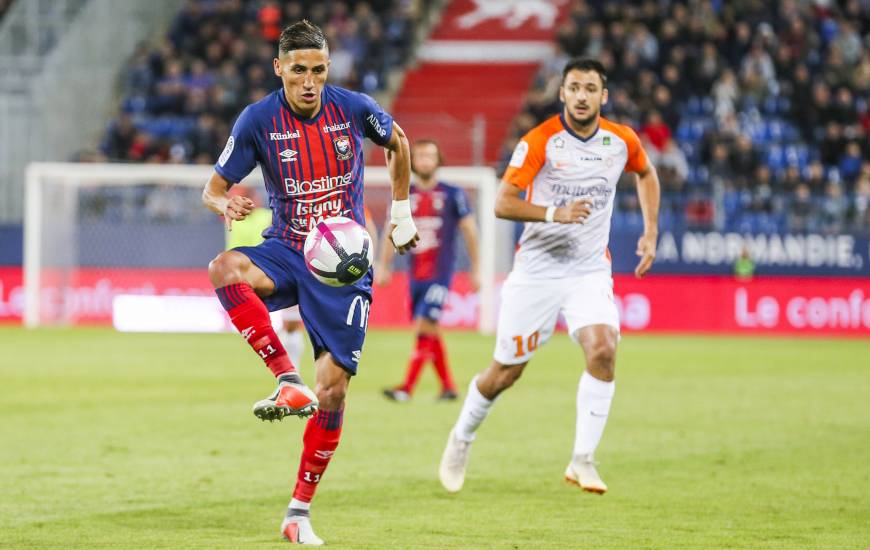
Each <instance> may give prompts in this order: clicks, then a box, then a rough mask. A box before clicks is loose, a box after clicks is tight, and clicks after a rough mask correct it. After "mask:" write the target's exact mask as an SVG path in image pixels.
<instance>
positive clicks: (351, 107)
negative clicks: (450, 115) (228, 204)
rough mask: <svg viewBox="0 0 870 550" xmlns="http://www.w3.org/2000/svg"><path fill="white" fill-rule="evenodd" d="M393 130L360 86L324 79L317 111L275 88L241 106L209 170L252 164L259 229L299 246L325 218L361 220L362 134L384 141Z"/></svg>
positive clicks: (232, 175) (238, 176)
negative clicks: (261, 214)
mask: <svg viewBox="0 0 870 550" xmlns="http://www.w3.org/2000/svg"><path fill="white" fill-rule="evenodd" d="M392 131H393V117H392V116H390V115H389V114H388V113H387V112H385V111H384V110H383V109H381V107H380V105H378V104H377V102H375V100H374V99H372V98H371V97H369V96H367V95H365V94H361V93H358V92H353V91H350V90H345V89H344V88H339V87H337V86H329V85H327V86H324V88H323V92H322V93H321V108H320V111H319V112H318V113H317V115H315V116H314V117H313V118H310V119H305V118H301V117H299V116H298V115H296V114H295V113H294V112H293V110H292V109H290V106H289V105H288V104H287V99H286V97H285V96H284V90H283V89H278V90H276V91H274V92H273V93H271V94H269V95H268V96H266V97H264V98H263V99H261V100H260V101H258V102H256V103H252V104H251V105H248V106H247V107H246V108H245V110H244V111H242V113H241V114H240V115H239V118H238V119H237V120H236V123H235V125H234V126H233V131H232V134H231V135H230V138H229V139H228V140H227V145H226V147H225V148H224V151H223V153H221V156H220V158H219V159H218V161H217V163H216V164H215V170H216V171H217V173H218V174H220V175H221V176H223V177H224V178H225V179H226V180H227V181H229V182H231V183H237V182H239V181H240V180H242V179H243V178H244V177H245V176H247V175H248V174H249V173H250V172H251V170H253V169H254V167H255V166H256V165H257V164H259V165H260V168H261V169H262V171H263V178H264V179H265V181H266V191H267V192H268V194H269V208H271V209H272V225H271V227H269V228H268V229H266V230H265V231H264V232H263V236H264V237H276V238H280V239H284V240H286V241H288V242H289V243H290V244H291V245H292V246H293V247H294V248H297V249H300V250H301V249H302V247H303V245H304V243H305V237H306V236H307V235H308V232H309V231H310V230H311V229H312V228H313V227H314V226H315V225H317V223H318V222H319V221H321V220H323V219H324V218H328V217H331V216H345V217H348V218H351V219H353V220H355V221H356V222H357V223H359V224H360V225H362V226H365V214H364V212H363V169H364V167H365V159H364V158H363V139H365V138H369V139H371V140H372V141H373V142H375V143H377V144H378V145H386V143H387V142H388V141H389V140H390V137H391V136H392Z"/></svg>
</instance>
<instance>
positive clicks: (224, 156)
mask: <svg viewBox="0 0 870 550" xmlns="http://www.w3.org/2000/svg"><path fill="white" fill-rule="evenodd" d="M235 145H236V140H234V139H233V136H230V139H228V140H227V144H226V146H225V147H224V151H223V153H221V156H220V157H218V165H219V166H221V167H223V165H224V164H226V163H227V161H228V160H230V155H232V154H233V147H235Z"/></svg>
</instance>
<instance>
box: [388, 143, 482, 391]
mask: <svg viewBox="0 0 870 550" xmlns="http://www.w3.org/2000/svg"><path fill="white" fill-rule="evenodd" d="M441 160H442V159H441V151H440V150H439V149H438V144H437V143H436V142H434V141H432V140H420V141H417V142H415V143H414V146H413V147H412V148H411V170H412V171H413V172H414V175H415V176H416V178H415V180H414V183H413V185H411V212H412V214H413V216H414V220H415V222H416V224H417V226H418V227H419V229H420V242H419V243H418V245H417V247H416V248H414V250H412V251H411V268H410V272H409V275H410V291H411V313H412V315H413V317H414V320H415V324H416V329H417V343H416V346H415V348H414V352H413V353H412V355H411V361H410V362H409V364H408V371H407V373H406V375H405V381H404V383H402V385H400V386H398V387H396V388H388V389H385V390H384V395H385V396H386V397H388V398H389V399H393V400H395V401H407V400H408V399H410V398H411V394H412V393H413V391H414V386H415V385H416V384H417V380H418V378H419V377H420V371H421V370H422V369H423V366H424V365H425V364H426V362H427V361H429V360H430V359H431V360H432V363H433V364H434V365H435V371H436V372H437V373H438V378H439V380H440V381H441V393H440V394H439V399H447V400H452V399H456V395H457V394H456V386H455V385H454V383H453V377H452V376H451V374H450V367H449V366H448V365H447V353H446V351H445V349H444V341H443V340H442V338H441V333H440V330H439V328H438V320H439V318H440V317H441V311H442V309H443V307H444V302H445V301H446V300H447V294H448V291H449V289H450V281H451V279H452V278H453V269H454V264H455V263H456V233H457V229H459V230H460V231H461V232H462V236H463V238H464V239H465V246H466V248H467V250H468V257H469V261H470V263H471V281H472V287H473V289H474V290H477V288H478V287H479V276H478V263H477V242H478V239H477V226H476V225H475V224H474V216H472V215H471V208H470V207H469V205H468V197H466V195H465V192H464V191H462V189H459V188H458V187H454V186H452V185H449V184H447V183H444V182H442V181H438V179H436V177H435V172H436V171H437V170H438V167H439V166H440V165H441ZM382 250H383V252H382V253H381V254H382V255H381V258H380V262H379V263H378V268H377V269H376V270H375V276H376V278H377V283H378V284H379V285H380V284H386V283H388V282H389V280H390V265H391V264H392V260H393V251H392V247H390V246H383V247H382Z"/></svg>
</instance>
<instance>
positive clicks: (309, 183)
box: [203, 21, 419, 545]
mask: <svg viewBox="0 0 870 550" xmlns="http://www.w3.org/2000/svg"><path fill="white" fill-rule="evenodd" d="M273 64H274V69H275V74H276V75H277V76H279V77H280V78H281V81H282V88H280V89H278V90H276V91H275V92H273V93H271V94H269V95H267V96H266V97H265V98H263V99H262V100H260V101H258V102H256V103H253V104H251V105H249V106H248V107H246V108H245V110H244V111H242V113H241V114H240V115H239V118H238V119H237V120H236V123H235V126H234V127H233V131H232V135H231V136H230V138H229V140H228V141H227V145H226V147H225V148H224V151H223V153H222V154H221V155H220V158H219V159H218V161H217V164H215V172H214V173H213V174H212V177H211V179H210V180H209V181H208V183H207V184H206V187H205V190H204V191H203V203H204V204H205V205H206V206H207V207H208V208H209V209H211V210H212V211H214V212H216V213H217V214H220V215H222V216H223V217H224V219H225V220H226V224H227V226H228V227H231V224H232V222H233V221H239V220H243V219H245V218H246V217H247V216H249V215H250V214H251V212H252V211H253V210H254V204H253V202H252V201H251V200H250V199H247V198H245V197H240V196H229V195H228V193H227V191H228V189H229V188H230V187H231V186H232V185H233V184H234V183H237V182H239V181H241V180H242V179H243V178H244V177H245V176H247V175H248V173H250V172H251V170H253V169H254V167H255V166H257V165H258V164H259V165H260V166H261V167H262V171H263V177H264V179H265V182H266V189H267V191H268V193H269V205H270V207H271V208H272V225H271V227H270V228H269V229H268V230H267V231H266V234H265V237H266V240H265V241H264V242H263V243H262V244H260V245H258V246H255V247H249V246H248V247H245V246H243V247H240V248H235V249H233V250H229V251H226V252H222V253H221V254H220V255H218V257H217V258H215V259H214V260H213V261H212V262H211V263H210V264H209V276H210V277H211V281H212V284H213V285H214V287H215V291H216V293H217V295H218V298H220V301H221V303H222V304H223V306H224V307H225V308H226V309H227V311H228V313H229V316H230V319H231V320H232V322H233V324H234V325H235V326H236V328H237V329H238V330H239V332H240V333H241V334H242V335H243V336H244V338H245V340H246V341H247V342H248V344H249V345H250V346H251V347H252V348H253V349H254V351H255V352H256V353H257V354H258V355H259V356H260V357H261V358H262V359H263V361H264V362H265V363H266V365H267V366H268V367H269V369H270V370H271V371H272V373H273V374H274V375H275V377H276V378H277V380H278V388H277V389H276V390H275V392H274V393H273V394H272V395H270V396H269V397H267V398H265V399H263V400H261V401H258V402H257V403H256V404H255V405H254V414H255V415H256V416H257V417H258V418H261V419H263V420H275V419H278V420H280V419H281V418H283V417H284V416H286V415H297V416H309V415H312V414H313V417H312V418H311V419H310V420H309V421H308V424H307V426H306V428H305V435H304V436H303V450H302V457H301V460H300V464H299V471H298V473H297V480H296V488H295V490H294V492H293V499H292V500H291V501H290V505H289V506H288V510H287V513H286V515H285V518H284V520H283V522H282V524H281V533H282V534H283V535H284V537H285V538H287V539H288V540H290V541H291V542H297V543H302V544H311V545H320V544H323V540H321V539H320V538H319V537H317V535H315V534H314V530H313V529H312V527H311V521H310V517H309V516H310V503H311V500H312V498H313V497H314V492H315V490H316V489H317V484H318V483H319V482H320V480H321V479H322V477H323V474H324V471H325V470H326V467H327V465H328V464H329V461H330V459H331V458H332V456H333V454H334V453H335V449H336V448H337V447H338V442H339V439H340V437H341V426H342V422H343V416H344V400H345V395H346V394H347V390H348V385H349V383H350V378H351V376H353V375H354V374H356V370H357V363H358V362H359V360H360V356H361V353H362V348H363V342H364V340H365V334H366V328H367V325H368V311H369V306H370V304H371V282H372V271H371V270H369V272H368V273H367V274H366V276H364V277H363V278H362V279H360V280H359V281H357V282H356V283H354V284H353V285H348V286H343V287H330V286H327V285H324V284H321V283H320V282H318V281H317V280H316V279H314V277H312V276H311V274H310V273H309V272H308V270H307V268H306V266H305V260H304V257H303V254H302V249H303V246H304V243H305V238H306V236H307V235H308V233H309V231H310V230H311V229H312V228H313V227H314V226H315V225H316V224H317V223H318V222H319V221H320V220H322V219H323V218H327V217H331V216H338V215H341V216H346V217H349V218H352V219H354V220H355V221H356V222H357V223H360V224H364V223H365V220H364V213H363V169H364V166H365V161H364V159H363V152H362V146H363V141H364V139H365V138H369V139H371V140H372V141H373V142H375V143H376V144H378V145H380V146H382V147H384V148H385V149H386V157H387V166H388V168H389V172H390V179H391V181H392V195H393V203H392V209H391V213H392V218H391V220H390V223H391V226H390V229H389V230H388V231H389V233H390V238H391V241H392V243H393V244H394V246H396V247H397V249H398V250H399V252H400V253H404V252H405V251H407V250H408V249H410V248H411V247H413V246H415V244H416V241H417V240H418V239H419V237H418V235H417V229H416V227H415V226H414V222H413V219H412V217H411V206H410V202H409V200H408V187H409V179H410V152H409V147H408V140H407V138H406V137H405V134H404V132H403V131H402V129H401V128H399V126H398V125H397V124H396V123H395V122H394V121H393V118H392V117H391V116H390V115H389V114H388V113H386V112H384V111H383V110H382V109H381V107H380V106H379V105H378V104H377V103H376V102H375V101H374V100H373V99H372V98H370V97H369V96H367V95H364V94H360V93H356V92H351V91H349V90H345V89H342V88H338V87H335V86H328V85H326V78H327V74H328V70H329V48H328V45H327V43H326V38H325V37H324V35H323V31H322V30H321V29H320V28H319V27H317V26H316V25H312V24H311V23H309V22H308V21H300V22H298V23H294V24H292V25H289V26H288V27H286V28H285V29H284V30H283V31H282V33H281V36H280V38H279V42H278V57H277V58H275V59H274V62H273ZM296 304H299V306H300V307H299V311H300V314H301V316H302V319H303V321H304V323H305V328H306V330H307V331H308V336H309V338H310V339H311V342H312V346H313V347H314V356H315V358H316V359H315V371H316V381H317V385H316V388H315V391H311V390H310V389H309V388H308V387H307V386H306V385H305V384H304V383H303V382H302V378H301V377H300V375H299V372H298V370H297V368H296V366H295V365H293V363H291V362H290V359H289V358H288V356H287V352H286V350H285V349H284V346H283V345H282V344H281V341H280V340H279V338H278V336H277V334H276V333H275V331H274V330H273V329H272V325H271V323H270V319H269V311H270V310H271V311H275V310H279V309H283V308H286V307H289V306H292V305H296ZM264 460H266V461H267V462H268V461H269V460H270V459H268V457H266V458H265V459H264Z"/></svg>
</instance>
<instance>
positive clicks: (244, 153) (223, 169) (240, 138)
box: [214, 107, 257, 183]
mask: <svg viewBox="0 0 870 550" xmlns="http://www.w3.org/2000/svg"><path fill="white" fill-rule="evenodd" d="M252 119H253V117H252V115H251V108H250V107H246V108H245V110H244V111H242V113H241V114H240V115H239V118H237V119H236V123H235V124H234V125H233V131H232V133H231V134H230V137H229V139H227V144H226V146H225V147H224V150H223V152H222V153H221V156H220V157H219V158H218V161H217V163H216V164H215V165H214V169H215V171H216V172H217V173H218V174H220V175H221V176H222V177H223V178H224V179H226V180H227V181H228V182H230V183H238V182H240V181H241V180H243V179H244V178H245V176H247V175H248V174H250V173H251V170H253V169H254V167H255V166H257V144H256V142H255V140H254V128H253V120H252Z"/></svg>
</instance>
